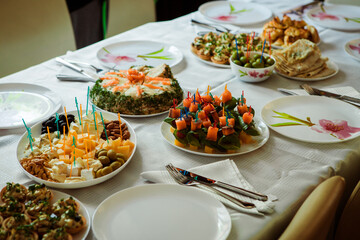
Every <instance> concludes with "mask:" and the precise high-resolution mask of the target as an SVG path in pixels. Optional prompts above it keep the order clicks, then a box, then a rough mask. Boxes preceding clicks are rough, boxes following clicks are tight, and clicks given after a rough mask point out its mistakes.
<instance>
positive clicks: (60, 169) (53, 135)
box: [17, 111, 136, 188]
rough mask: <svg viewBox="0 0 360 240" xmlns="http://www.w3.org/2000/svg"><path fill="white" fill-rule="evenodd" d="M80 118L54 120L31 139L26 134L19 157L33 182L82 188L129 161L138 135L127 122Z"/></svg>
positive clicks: (92, 114)
mask: <svg viewBox="0 0 360 240" xmlns="http://www.w3.org/2000/svg"><path fill="white" fill-rule="evenodd" d="M75 116H79V112H77V111H70V112H68V113H67V114H62V115H60V116H58V123H56V118H55V116H53V117H51V118H49V119H48V120H47V121H44V122H40V123H38V124H36V125H34V127H32V128H31V129H30V131H31V133H32V134H31V137H29V132H26V133H24V134H23V136H22V137H21V139H20V141H19V143H18V146H17V158H18V160H19V165H20V167H21V168H22V169H23V171H24V173H25V174H26V175H27V176H28V177H30V178H31V179H33V180H35V181H37V182H39V183H43V184H45V185H47V186H50V187H55V188H83V187H88V186H92V185H95V184H98V183H101V182H104V181H106V180H108V179H110V178H112V177H114V176H115V175H116V174H118V173H119V172H120V171H121V170H123V169H124V168H125V167H126V165H127V164H128V163H129V162H130V160H131V159H132V157H133V155H134V152H135V150H136V135H135V132H134V130H133V129H132V128H131V126H130V125H129V123H128V122H127V121H125V120H124V119H122V118H120V121H121V124H119V116H116V115H115V114H109V113H101V114H100V115H99V113H98V112H90V111H89V113H88V114H84V115H82V114H80V116H81V118H80V119H79V117H75ZM100 117H101V118H100ZM80 122H81V124H80ZM57 125H59V126H58V127H57ZM120 125H121V127H120ZM57 129H59V131H58V130H57ZM60 129H62V130H60ZM30 138H31V139H32V140H31V141H29V139H30ZM50 139H51V141H50Z"/></svg>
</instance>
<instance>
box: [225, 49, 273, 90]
mask: <svg viewBox="0 0 360 240" xmlns="http://www.w3.org/2000/svg"><path fill="white" fill-rule="evenodd" d="M255 54H260V55H261V52H249V56H250V58H251V57H253V56H254V55H255ZM263 56H265V57H271V59H273V60H274V61H275V63H274V64H273V65H271V66H269V67H265V68H247V67H243V66H240V65H237V64H236V63H234V61H233V58H232V57H231V58H230V66H231V71H232V72H233V74H234V75H235V76H236V77H237V78H239V79H240V80H241V81H244V82H250V83H254V82H262V81H265V80H266V79H268V78H269V77H270V75H271V74H273V71H274V68H275V64H276V60H275V59H274V58H273V57H272V56H270V55H269V54H266V53H264V54H263Z"/></svg>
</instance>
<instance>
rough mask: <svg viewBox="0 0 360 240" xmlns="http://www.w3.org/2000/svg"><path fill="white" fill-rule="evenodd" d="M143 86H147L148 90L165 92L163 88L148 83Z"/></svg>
mask: <svg viewBox="0 0 360 240" xmlns="http://www.w3.org/2000/svg"><path fill="white" fill-rule="evenodd" d="M143 85H144V86H146V87H148V88H153V89H161V90H164V88H162V87H158V86H154V85H152V84H148V83H144V84H143Z"/></svg>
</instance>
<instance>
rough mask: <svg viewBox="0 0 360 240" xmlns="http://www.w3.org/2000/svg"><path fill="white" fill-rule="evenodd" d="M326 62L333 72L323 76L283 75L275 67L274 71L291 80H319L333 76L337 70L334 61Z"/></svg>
mask: <svg viewBox="0 0 360 240" xmlns="http://www.w3.org/2000/svg"><path fill="white" fill-rule="evenodd" d="M326 64H327V66H328V68H330V69H333V70H335V72H334V73H332V74H330V75H327V76H324V77H317V78H303V77H291V76H288V75H285V74H283V73H281V72H279V71H276V69H275V72H276V73H277V74H279V75H280V76H282V77H285V78H288V79H292V80H299V81H306V82H314V81H321V80H325V79H328V78H331V77H333V76H335V75H336V74H337V73H338V72H339V67H338V65H337V64H336V63H335V62H333V61H331V60H328V61H327V62H326Z"/></svg>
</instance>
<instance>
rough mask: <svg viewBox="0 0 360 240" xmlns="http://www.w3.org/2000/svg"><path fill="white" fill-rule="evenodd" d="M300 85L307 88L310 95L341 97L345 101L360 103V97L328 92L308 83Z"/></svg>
mask: <svg viewBox="0 0 360 240" xmlns="http://www.w3.org/2000/svg"><path fill="white" fill-rule="evenodd" d="M300 87H302V88H303V89H305V91H307V92H308V93H310V95H319V96H325V97H331V98H336V99H339V100H345V101H349V102H354V103H358V104H359V103H360V99H359V98H355V97H350V96H346V95H340V94H336V93H331V92H327V91H324V90H321V89H317V88H313V87H310V86H309V85H307V84H303V85H300Z"/></svg>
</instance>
